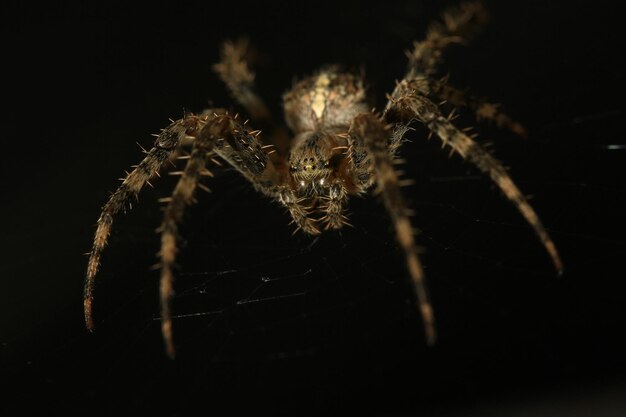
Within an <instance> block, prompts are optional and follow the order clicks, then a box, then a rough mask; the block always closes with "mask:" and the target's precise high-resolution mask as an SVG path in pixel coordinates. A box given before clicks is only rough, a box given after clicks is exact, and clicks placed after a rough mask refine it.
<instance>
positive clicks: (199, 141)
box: [159, 113, 280, 357]
mask: <svg viewBox="0 0 626 417" xmlns="http://www.w3.org/2000/svg"><path fill="white" fill-rule="evenodd" d="M202 122H203V127H202V128H201V129H198V130H197V132H196V133H195V134H194V135H193V136H195V140H194V141H193V148H192V151H191V154H190V155H189V158H188V160H187V164H186V166H185V169H184V171H182V172H181V177H180V179H179V181H178V183H177V185H176V187H175V189H174V192H173V194H172V196H171V197H170V198H168V199H167V200H168V201H169V202H168V205H167V207H166V209H165V212H164V215H163V223H162V224H161V227H160V228H159V231H160V232H161V252H160V257H161V329H162V333H163V339H164V342H165V347H166V352H167V354H168V356H170V357H173V356H174V354H175V347H174V342H173V335H172V313H171V307H170V301H171V297H172V294H173V283H174V274H173V267H174V265H175V260H176V239H177V236H178V224H179V223H180V221H181V219H182V216H183V214H184V211H185V208H186V206H187V205H189V204H190V203H191V202H193V194H194V191H195V190H196V188H197V187H203V186H201V185H200V184H199V183H198V181H199V179H200V177H201V176H210V172H209V171H208V170H207V169H206V164H207V162H208V161H209V160H211V159H212V155H214V154H215V155H218V156H219V157H221V158H222V159H224V160H225V161H227V162H228V163H230V164H231V165H232V166H233V167H234V168H235V169H237V170H238V171H239V172H240V173H241V174H242V175H243V176H244V177H245V178H246V179H248V180H249V181H250V182H251V183H252V185H253V186H254V187H255V188H256V189H257V190H258V191H260V192H262V193H264V194H265V195H267V196H270V197H274V198H277V197H278V191H277V188H278V187H277V185H276V184H277V182H278V181H279V179H280V175H279V172H278V171H277V170H276V169H275V167H274V165H273V164H272V162H271V161H270V159H269V158H268V154H267V153H266V152H265V151H264V149H263V148H264V147H263V146H262V145H261V142H260V141H259V140H258V131H250V130H249V129H248V128H247V127H246V126H244V125H243V124H241V123H239V121H237V118H236V117H233V116H229V115H228V114H224V113H222V114H213V115H208V114H207V113H204V116H203V117H202Z"/></svg>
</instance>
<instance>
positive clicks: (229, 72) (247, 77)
mask: <svg viewBox="0 0 626 417" xmlns="http://www.w3.org/2000/svg"><path fill="white" fill-rule="evenodd" d="M252 54H253V50H252V48H251V46H250V43H249V41H248V40H247V39H246V38H241V39H238V40H237V41H226V42H224V43H223V44H222V48H221V53H220V62H218V63H217V64H215V65H213V70H214V71H215V73H216V74H217V75H218V77H219V78H220V80H222V82H223V83H224V84H226V87H228V90H229V91H230V93H231V95H232V97H233V98H234V99H235V100H236V101H237V102H238V103H239V104H241V105H242V106H243V108H244V109H245V110H246V112H247V113H248V114H249V115H250V117H251V118H252V121H253V122H254V123H255V125H257V126H260V128H261V129H264V130H266V131H267V133H268V135H267V136H268V137H269V139H270V141H271V143H272V145H274V146H275V147H276V150H277V152H278V154H280V155H281V156H284V155H285V154H286V152H287V150H288V148H289V143H290V138H289V135H288V132H287V131H286V130H285V129H284V128H283V127H281V126H279V125H277V124H276V121H275V120H274V118H273V117H272V115H271V113H270V111H269V109H268V107H267V105H266V103H265V102H264V101H263V99H262V98H261V97H259V95H258V94H257V92H256V88H255V83H254V79H255V74H254V72H253V71H252V69H251V68H250V65H249V61H250V58H251V55H252ZM274 162H275V163H277V162H279V159H275V160H274Z"/></svg>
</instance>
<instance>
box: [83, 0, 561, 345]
mask: <svg viewBox="0 0 626 417" xmlns="http://www.w3.org/2000/svg"><path fill="white" fill-rule="evenodd" d="M486 18H487V16H486V13H485V11H484V9H483V7H482V5H481V3H480V2H471V3H466V4H464V5H462V6H460V7H458V8H451V9H449V10H447V11H446V12H445V13H444V14H443V19H442V22H437V23H434V24H432V25H431V26H430V27H429V29H428V32H427V35H426V38H425V39H424V40H423V41H421V42H415V43H414V45H413V48H412V50H411V51H409V52H407V56H408V69H407V72H406V75H405V76H404V78H402V80H400V81H398V82H397V83H396V87H395V89H394V90H393V92H392V93H391V94H390V95H388V96H387V97H388V101H387V104H386V105H385V107H384V111H383V112H382V114H376V113H373V112H371V111H369V108H370V107H369V106H368V104H367V103H366V94H365V86H364V84H363V80H362V79H361V78H360V77H359V76H357V75H355V74H352V73H347V72H342V71H341V70H339V69H338V68H337V67H326V68H324V69H322V70H320V71H319V72H317V73H316V74H314V75H313V76H311V77H308V78H305V79H303V80H302V81H299V82H297V83H296V84H295V85H294V86H293V87H292V89H291V90H289V91H288V92H287V93H286V94H284V96H283V106H284V112H285V120H286V124H287V126H288V127H289V129H290V130H291V131H292V132H293V136H292V137H291V138H290V136H289V134H288V133H287V132H286V130H285V129H284V128H281V127H278V126H277V125H275V124H274V123H273V122H272V120H271V117H270V114H269V112H268V110H267V107H266V105H265V104H264V102H263V101H262V100H261V99H260V98H259V97H258V96H257V94H256V93H255V92H254V74H253V73H252V72H251V70H250V68H249V66H248V60H247V58H248V54H249V48H248V47H247V43H246V42H244V41H241V42H237V43H231V42H226V43H225V44H224V46H223V49H222V55H221V61H220V62H219V63H218V64H216V65H215V66H214V69H215V71H216V72H217V74H218V75H219V77H220V78H221V79H222V81H223V82H224V83H225V84H226V85H227V87H228V88H229V90H230V92H231V93H232V95H233V97H234V98H235V99H236V100H237V101H238V102H239V104H240V105H242V106H243V107H244V108H245V110H246V111H247V112H248V113H249V114H250V116H251V118H252V120H253V122H255V123H258V124H262V125H264V126H266V127H268V129H269V134H268V135H267V136H266V138H263V139H262V138H261V137H260V136H259V134H260V131H259V130H254V129H253V128H251V127H250V125H248V121H247V120H245V121H244V120H241V119H240V118H239V117H238V115H237V114H234V115H233V114H230V113H229V112H227V111H226V110H225V109H222V108H211V109H208V110H205V111H203V112H202V113H200V114H188V115H185V117H183V118H182V119H180V120H176V121H173V122H172V123H171V124H170V125H169V126H168V127H166V128H165V129H163V130H162V131H161V133H160V134H158V135H156V136H157V137H156V140H155V142H154V146H153V147H152V149H150V150H149V151H145V153H146V157H145V158H144V159H143V160H142V161H141V162H140V163H139V165H137V166H136V167H135V168H134V170H133V171H132V172H131V173H130V174H128V175H127V176H126V177H125V178H124V180H123V182H122V184H121V185H120V186H119V188H118V189H117V190H116V191H115V192H114V193H113V194H112V195H111V197H110V198H109V200H108V201H107V203H106V204H105V205H104V207H103V208H102V213H101V215H100V218H99V219H98V224H97V230H96V233H95V238H94V243H93V248H92V250H91V252H90V257H89V264H88V267H87V276H86V281H85V294H84V307H85V320H86V325H87V328H88V329H90V330H93V328H94V322H93V317H92V304H93V296H94V284H95V276H96V272H97V270H98V266H99V261H100V256H101V254H102V251H103V249H104V247H105V245H106V242H107V238H108V236H109V232H110V229H111V224H112V222H113V216H115V215H116V214H118V213H119V212H120V211H124V210H125V209H126V207H127V203H128V202H129V200H130V199H131V198H132V197H136V196H137V194H138V193H139V191H140V190H141V189H142V187H143V186H144V184H146V183H148V184H149V179H150V178H151V177H153V176H158V173H159V171H160V170H161V169H162V167H163V164H164V163H165V162H166V161H168V160H170V159H172V158H175V157H177V158H178V159H185V160H186V165H185V168H184V170H183V171H177V172H173V173H171V174H177V175H180V179H179V180H178V183H177V185H176V187H175V188H174V191H173V193H172V195H171V197H169V198H167V199H163V200H164V202H166V203H167V206H166V208H165V212H164V215H163V222H162V224H161V226H160V228H159V229H158V231H159V233H160V234H161V251H160V253H159V256H160V267H161V285H160V297H161V318H162V322H161V326H162V333H163V338H164V341H165V346H166V351H167V354H168V355H169V356H171V357H173V356H174V343H173V338H172V314H171V311H170V298H171V297H172V293H173V288H172V286H173V280H174V277H173V273H172V269H173V266H174V262H175V258H176V251H177V249H176V240H177V230H178V223H179V222H180V221H181V218H182V216H183V212H184V210H185V207H186V206H187V205H188V204H190V203H191V202H193V201H194V198H193V194H194V191H195V189H196V188H202V189H206V187H205V186H204V185H202V184H200V183H199V180H200V178H201V177H203V176H211V173H210V171H209V170H208V169H207V166H208V165H209V164H211V163H213V164H218V165H219V160H224V161H226V162H227V163H229V164H230V165H232V166H233V167H234V168H235V169H236V170H237V171H239V172H240V173H241V174H242V175H243V176H244V177H245V178H246V179H247V180H248V181H250V182H251V183H252V185H253V186H254V188H255V189H256V190H257V191H259V192H260V193H262V194H264V195H266V196H268V197H270V198H271V199H273V200H275V201H277V202H278V203H279V204H282V205H283V206H284V207H286V208H287V210H288V211H289V214H290V215H291V217H292V219H293V223H295V225H296V227H297V230H302V231H303V232H304V233H307V234H309V235H318V234H320V233H321V232H322V231H325V230H332V229H339V228H341V227H343V226H344V225H345V224H347V223H346V216H345V215H344V207H345V206H346V203H347V200H348V197H349V196H351V195H359V194H363V193H366V192H367V191H368V190H372V189H373V190H374V193H375V194H378V195H380V197H381V198H382V200H383V202H384V205H385V207H386V209H387V211H388V212H389V216H390V217H391V221H392V223H393V227H394V229H395V234H396V237H397V240H398V243H399V245H400V247H401V248H402V250H403V251H404V254H405V256H406V263H407V269H408V273H409V275H410V277H411V280H412V282H413V284H414V287H415V293H416V295H417V303H418V305H419V309H420V312H421V316H422V319H423V323H424V328H425V334H426V341H427V343H429V344H433V343H434V342H435V339H436V335H435V319H434V315H433V310H432V307H431V304H430V302H429V299H428V294H427V290H426V286H425V282H424V273H423V271H422V266H421V263H420V260H419V258H418V254H417V250H416V244H415V240H414V237H413V231H412V227H411V222H410V220H409V214H410V212H409V210H408V208H407V204H406V202H405V199H404V197H403V195H402V193H401V191H400V186H401V181H400V180H399V179H398V173H397V172H396V170H395V169H394V162H397V161H398V159H397V151H398V148H399V147H400V145H401V144H402V141H403V137H404V134H405V133H406V132H407V130H408V129H409V128H410V125H411V124H412V123H414V122H420V123H422V124H423V125H424V126H425V127H426V128H427V129H428V130H430V132H431V133H432V134H434V136H435V137H437V138H438V139H439V140H441V142H442V144H443V145H444V146H448V147H450V149H451V151H452V152H454V153H457V154H459V155H460V156H461V157H462V158H464V159H466V160H468V161H469V162H471V163H472V164H474V165H475V166H476V167H477V168H478V169H479V170H481V171H482V172H484V173H485V174H487V175H489V177H490V178H491V179H492V180H493V181H494V182H495V183H496V184H497V186H498V187H499V188H500V190H501V191H502V192H503V193H504V195H505V196H506V197H507V198H508V199H509V200H511V202H512V203H513V204H514V205H515V206H516V207H517V209H518V210H519V212H520V213H521V214H522V216H523V217H524V218H525V219H526V221H527V222H528V223H529V224H530V226H531V227H532V228H533V229H534V231H535V233H536V234H537V236H538V237H539V239H540V240H541V242H542V243H543V245H544V246H545V249H546V250H547V252H548V254H549V255H550V257H551V258H552V262H553V263H554V266H555V267H556V269H557V270H558V271H559V272H560V271H561V270H562V263H561V260H560V258H559V255H558V252H557V249H556V247H555V245H554V243H553V241H552V239H551V238H550V236H549V235H548V233H547V231H546V230H545V228H544V226H543V225H542V223H541V221H540V220H539V217H538V216H537V214H536V213H535V211H534V210H533V208H532V207H531V206H530V205H529V203H528V202H527V201H526V198H525V197H524V195H523V194H522V193H521V192H520V191H519V189H518V188H517V186H516V185H515V184H514V183H513V181H512V180H511V178H510V177H509V175H508V173H507V171H506V170H505V168H504V167H503V166H502V165H501V163H500V162H498V161H497V160H496V159H494V157H492V156H491V155H490V154H489V153H488V152H487V151H486V150H485V149H484V148H483V147H481V146H480V145H479V144H477V143H476V142H475V141H474V140H473V139H472V137H471V136H468V134H466V133H465V132H466V131H465V130H461V129H459V128H457V127H456V126H455V125H454V124H453V123H452V121H451V119H452V118H451V117H449V116H448V117H446V116H444V115H443V114H442V111H441V110H440V108H439V106H438V105H437V104H436V103H438V102H441V101H442V100H443V101H447V102H448V103H449V104H451V105H452V106H454V107H468V108H469V109H471V110H474V111H475V112H476V115H477V116H478V118H484V119H490V120H493V121H495V123H496V124H497V125H499V126H502V127H506V128H509V129H511V130H512V131H514V132H516V133H518V134H520V135H523V134H524V129H523V128H522V127H521V125H519V124H518V123H516V122H514V121H513V120H511V119H510V118H509V117H507V116H506V115H505V114H503V113H501V112H500V111H499V109H498V107H497V106H496V105H494V104H490V103H487V102H484V101H481V100H477V99H475V98H473V97H466V95H465V94H464V93H462V92H460V91H459V90H458V89H455V88H453V87H451V86H449V85H448V84H447V79H445V78H444V79H437V78H435V77H436V73H437V69H438V66H439V63H440V61H441V56H442V52H443V50H444V49H445V48H446V47H447V46H449V45H451V44H457V43H461V42H463V41H464V40H466V39H468V38H469V37H471V36H472V35H473V34H474V33H475V32H476V30H477V28H478V27H479V26H480V25H481V24H482V23H484V22H485V21H486Z"/></svg>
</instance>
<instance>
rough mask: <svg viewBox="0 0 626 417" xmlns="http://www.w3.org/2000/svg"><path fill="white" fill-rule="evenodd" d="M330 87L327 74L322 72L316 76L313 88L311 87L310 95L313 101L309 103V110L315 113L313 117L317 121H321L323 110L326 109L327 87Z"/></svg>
mask: <svg viewBox="0 0 626 417" xmlns="http://www.w3.org/2000/svg"><path fill="white" fill-rule="evenodd" d="M329 85H330V78H329V77H328V73H326V72H322V73H321V74H320V75H318V76H317V79H316V80H315V86H314V87H313V91H312V95H313V100H312V101H311V108H312V109H313V112H314V113H315V117H317V119H318V120H319V119H321V118H322V115H323V114H324V110H325V109H326V100H327V98H328V86H329Z"/></svg>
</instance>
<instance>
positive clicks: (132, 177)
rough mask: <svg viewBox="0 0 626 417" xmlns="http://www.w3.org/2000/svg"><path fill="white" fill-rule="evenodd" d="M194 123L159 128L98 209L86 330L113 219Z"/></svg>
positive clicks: (192, 119)
mask: <svg viewBox="0 0 626 417" xmlns="http://www.w3.org/2000/svg"><path fill="white" fill-rule="evenodd" d="M197 123H198V118H197V117H195V116H190V117H187V118H185V119H182V120H178V121H176V122H173V123H172V124H170V125H169V126H168V127H166V128H165V129H163V131H162V132H161V133H160V134H159V135H158V136H157V138H156V140H155V141H154V147H153V148H152V149H150V150H149V151H146V157H145V158H144V159H143V160H142V161H141V162H140V163H139V165H137V166H136V167H135V169H133V170H132V171H131V172H130V173H129V174H128V175H126V177H125V178H124V180H123V181H122V184H121V185H120V186H119V187H118V189H117V190H116V191H115V192H114V193H113V194H112V195H111V197H109V200H108V201H107V202H106V204H105V205H104V206H103V207H102V212H101V214H100V217H99V218H98V223H97V229H96V233H95V236H94V241H93V246H92V249H91V252H90V253H89V261H88V264H87V274H86V278H85V288H84V296H83V304H84V309H85V324H86V326H87V328H88V329H89V330H90V331H93V329H94V327H95V326H94V321H93V310H92V308H93V297H94V287H95V277H96V274H97V272H98V267H99V265H100V257H101V255H102V251H103V250H104V248H105V246H106V244H107V240H108V237H109V234H110V232H111V226H112V224H113V218H114V216H115V215H116V214H118V213H119V212H120V211H126V209H127V208H128V207H130V200H131V199H132V198H133V197H135V198H136V197H137V196H138V194H139V192H140V191H141V189H142V188H143V186H144V185H145V184H146V183H148V181H149V180H150V178H152V177H153V176H154V175H158V172H159V170H160V169H161V168H162V166H163V164H164V163H165V162H166V161H167V160H168V158H169V157H170V155H171V154H172V153H174V152H175V151H176V149H177V147H178V145H179V143H180V142H181V141H182V140H183V139H184V138H185V137H186V136H187V135H188V134H190V133H191V132H192V131H193V129H194V128H195V127H196V125H197Z"/></svg>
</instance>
